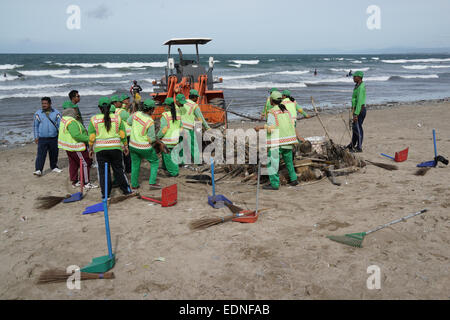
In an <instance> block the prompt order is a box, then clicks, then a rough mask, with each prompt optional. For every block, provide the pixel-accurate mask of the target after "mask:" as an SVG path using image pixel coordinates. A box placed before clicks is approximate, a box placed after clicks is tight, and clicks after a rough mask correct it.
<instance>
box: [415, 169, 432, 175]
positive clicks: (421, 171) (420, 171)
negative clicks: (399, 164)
mask: <svg viewBox="0 0 450 320" xmlns="http://www.w3.org/2000/svg"><path fill="white" fill-rule="evenodd" d="M428 170H430V168H419V169H417V170H416V172H415V173H414V174H415V175H416V176H424V175H426V174H427V172H428Z"/></svg>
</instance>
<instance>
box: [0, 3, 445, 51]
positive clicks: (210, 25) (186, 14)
mask: <svg viewBox="0 0 450 320" xmlns="http://www.w3.org/2000/svg"><path fill="white" fill-rule="evenodd" d="M70 5H77V6H78V7H79V8H80V12H81V13H80V29H72V30H70V29H68V28H67V20H68V19H69V18H70V14H68V13H67V12H66V11H67V8H68V7H69V6H70ZM370 5H377V6H378V7H379V8H380V17H381V19H380V22H381V24H380V29H374V30H369V29H368V27H367V20H368V18H369V16H370V14H368V13H367V12H366V10H367V8H368V7H369V6H370ZM0 10H1V12H2V18H1V20H0V27H1V30H2V32H1V34H0V52H1V53H165V52H166V48H165V47H163V46H162V43H163V42H164V41H165V40H168V39H170V38H174V37H209V38H213V39H214V40H213V42H211V43H210V44H208V45H207V47H206V48H205V49H203V51H202V52H204V53H280V54H288V53H308V52H310V53H320V52H323V53H333V52H334V53H339V52H363V51H366V50H371V49H375V50H382V49H386V48H444V47H445V48H449V47H450V19H449V18H448V14H449V12H450V1H448V0H428V1H423V0H420V1H419V0H409V1H407V0H395V1H393V0H369V1H367V0H340V1H336V0H314V1H301V0H291V1H288V0H277V1H269V0H258V1H257V0H220V1H217V0H190V1H186V0H182V1H181V0H146V1H144V0H133V1H128V0H69V1H66V0H39V1H30V0H14V1H6V0H2V1H1V4H0Z"/></svg>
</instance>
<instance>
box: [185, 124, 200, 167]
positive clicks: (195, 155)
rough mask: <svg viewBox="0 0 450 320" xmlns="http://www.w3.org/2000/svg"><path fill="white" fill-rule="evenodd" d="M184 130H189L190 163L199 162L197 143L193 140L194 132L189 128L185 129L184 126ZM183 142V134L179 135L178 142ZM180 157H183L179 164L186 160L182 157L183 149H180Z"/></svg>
mask: <svg viewBox="0 0 450 320" xmlns="http://www.w3.org/2000/svg"><path fill="white" fill-rule="evenodd" d="M184 130H186V131H188V132H189V136H190V142H191V143H190V145H189V146H190V150H191V163H196V164H200V163H201V162H200V153H199V150H198V145H197V141H196V140H195V132H194V130H190V129H186V128H184ZM182 142H183V136H181V139H180V143H182ZM180 157H181V159H183V162H182V163H181V164H184V163H186V162H187V159H184V157H183V149H181V151H180Z"/></svg>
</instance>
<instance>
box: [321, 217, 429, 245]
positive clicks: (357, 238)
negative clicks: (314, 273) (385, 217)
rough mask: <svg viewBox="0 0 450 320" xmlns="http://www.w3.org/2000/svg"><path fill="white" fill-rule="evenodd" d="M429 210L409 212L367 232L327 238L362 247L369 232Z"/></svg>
mask: <svg viewBox="0 0 450 320" xmlns="http://www.w3.org/2000/svg"><path fill="white" fill-rule="evenodd" d="M427 211H428V209H423V210H420V211H418V212H415V213H411V214H409V215H407V216H405V217H403V218H400V219H397V220H394V221H391V222H389V223H386V224H383V225H380V226H378V227H376V228H375V229H372V230H369V231H366V232H359V233H348V234H345V235H340V236H327V238H328V239H330V240H333V241H336V242H339V243H342V244H346V245H349V246H352V247H357V248H362V243H363V241H364V238H365V236H367V235H368V234H370V233H372V232H375V231H378V230H381V229H383V228H386V227H388V226H390V225H393V224H395V223H398V222H401V221H405V220H406V219H409V218H412V217H414V216H417V215H419V214H422V213H424V212H427Z"/></svg>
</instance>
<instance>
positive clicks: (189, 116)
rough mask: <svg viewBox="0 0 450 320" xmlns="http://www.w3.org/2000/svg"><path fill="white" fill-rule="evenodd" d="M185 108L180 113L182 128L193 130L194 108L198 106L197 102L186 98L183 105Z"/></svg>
mask: <svg viewBox="0 0 450 320" xmlns="http://www.w3.org/2000/svg"><path fill="white" fill-rule="evenodd" d="M183 107H184V109H185V113H184V114H182V115H181V123H182V124H183V128H185V129H188V130H194V125H195V113H194V112H195V109H197V108H198V104H196V103H195V102H194V101H192V100H189V99H188V100H186V103H185V104H184V105H183Z"/></svg>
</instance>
